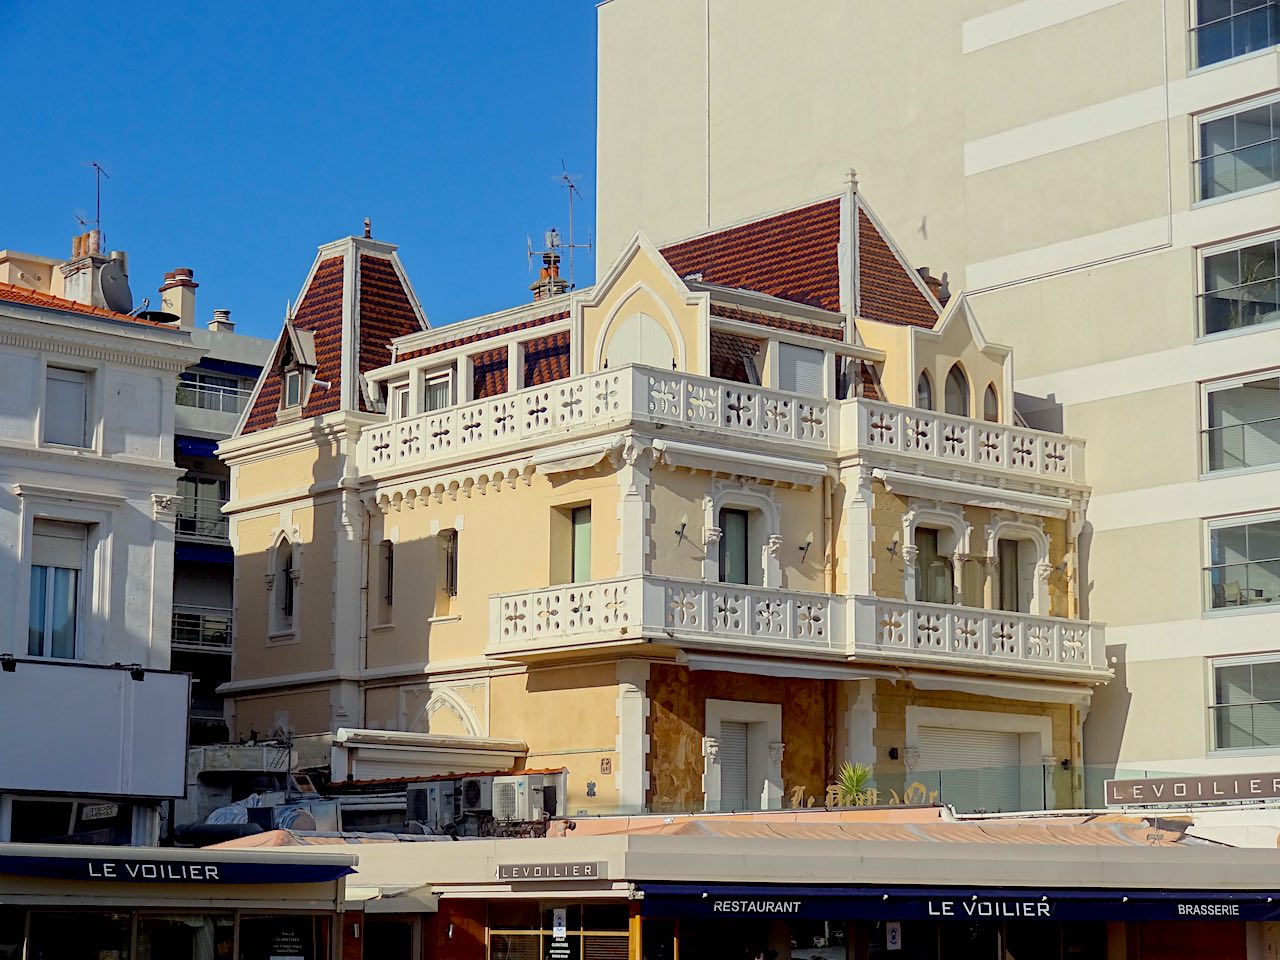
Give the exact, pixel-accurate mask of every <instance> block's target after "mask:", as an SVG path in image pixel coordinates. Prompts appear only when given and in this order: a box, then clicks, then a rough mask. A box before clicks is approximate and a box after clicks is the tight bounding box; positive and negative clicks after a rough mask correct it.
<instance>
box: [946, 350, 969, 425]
mask: <svg viewBox="0 0 1280 960" xmlns="http://www.w3.org/2000/svg"><path fill="white" fill-rule="evenodd" d="M945 404H946V411H947V413H954V414H955V415H956V416H958V417H967V416H968V415H969V378H968V377H966V376H965V375H964V371H963V370H961V369H960V364H958V363H957V364H954V365H953V366H952V367H951V369H950V370H949V371H947V386H946V397H945Z"/></svg>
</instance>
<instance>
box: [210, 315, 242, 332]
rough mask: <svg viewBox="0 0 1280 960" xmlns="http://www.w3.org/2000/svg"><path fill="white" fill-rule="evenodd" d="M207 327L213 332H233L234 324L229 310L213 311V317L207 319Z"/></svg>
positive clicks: (234, 330)
mask: <svg viewBox="0 0 1280 960" xmlns="http://www.w3.org/2000/svg"><path fill="white" fill-rule="evenodd" d="M209 329H210V330H212V331H213V332H214V333H235V332H236V325H235V324H234V323H232V322H231V311H230V310H215V311H213V319H212V320H210V321H209Z"/></svg>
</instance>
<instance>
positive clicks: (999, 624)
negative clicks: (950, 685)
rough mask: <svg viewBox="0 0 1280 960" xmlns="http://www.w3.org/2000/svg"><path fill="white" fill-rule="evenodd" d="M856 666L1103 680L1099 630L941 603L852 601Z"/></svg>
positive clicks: (1085, 624)
mask: <svg viewBox="0 0 1280 960" xmlns="http://www.w3.org/2000/svg"><path fill="white" fill-rule="evenodd" d="M853 606H854V611H853V623H854V635H853V639H854V643H853V650H852V653H853V657H854V659H856V660H868V659H877V660H888V661H892V662H894V663H902V662H919V663H922V664H924V663H928V664H931V665H934V666H938V667H945V668H949V669H957V668H959V669H967V670H982V671H985V672H1002V670H1009V669H1012V670H1014V671H1015V672H1019V673H1021V672H1029V673H1041V674H1059V673H1061V674H1067V675H1073V676H1077V677H1078V676H1079V675H1088V674H1091V673H1092V674H1096V675H1097V677H1098V678H1103V677H1106V676H1107V675H1108V674H1107V671H1108V668H1107V664H1106V642H1105V639H1104V631H1103V627H1102V625H1101V624H1098V623H1092V622H1090V621H1088V620H1067V619H1063V618H1061V617H1038V616H1032V615H1031V614H1025V613H1009V612H1007V611H1004V610H982V609H977V608H973V607H957V606H949V605H947V604H942V603H912V602H908V601H906V600H885V599H882V598H879V597H855V598H853Z"/></svg>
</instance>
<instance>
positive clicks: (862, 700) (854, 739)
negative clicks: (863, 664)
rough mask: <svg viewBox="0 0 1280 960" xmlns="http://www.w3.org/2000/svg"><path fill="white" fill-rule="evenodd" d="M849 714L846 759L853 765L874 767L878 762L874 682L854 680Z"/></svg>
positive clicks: (846, 719) (850, 691)
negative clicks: (860, 764)
mask: <svg viewBox="0 0 1280 960" xmlns="http://www.w3.org/2000/svg"><path fill="white" fill-rule="evenodd" d="M848 689H849V712H848V714H847V716H846V717H845V729H846V730H847V731H848V736H849V749H848V751H847V752H846V756H845V759H847V760H848V761H849V762H850V763H852V764H855V765H856V764H859V763H862V764H866V765H867V766H869V767H874V766H875V762H876V747H875V730H876V711H875V695H876V682H875V681H874V680H853V681H851V682H850V683H849V687H848Z"/></svg>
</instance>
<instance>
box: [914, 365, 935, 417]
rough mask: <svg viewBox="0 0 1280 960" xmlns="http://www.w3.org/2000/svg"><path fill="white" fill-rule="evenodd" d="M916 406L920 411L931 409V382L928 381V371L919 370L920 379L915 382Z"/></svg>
mask: <svg viewBox="0 0 1280 960" xmlns="http://www.w3.org/2000/svg"><path fill="white" fill-rule="evenodd" d="M916 406H917V407H919V408H920V409H921V410H932V409H933V381H932V380H930V379H929V371H928V370H921V371H920V379H919V380H917V381H916Z"/></svg>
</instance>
